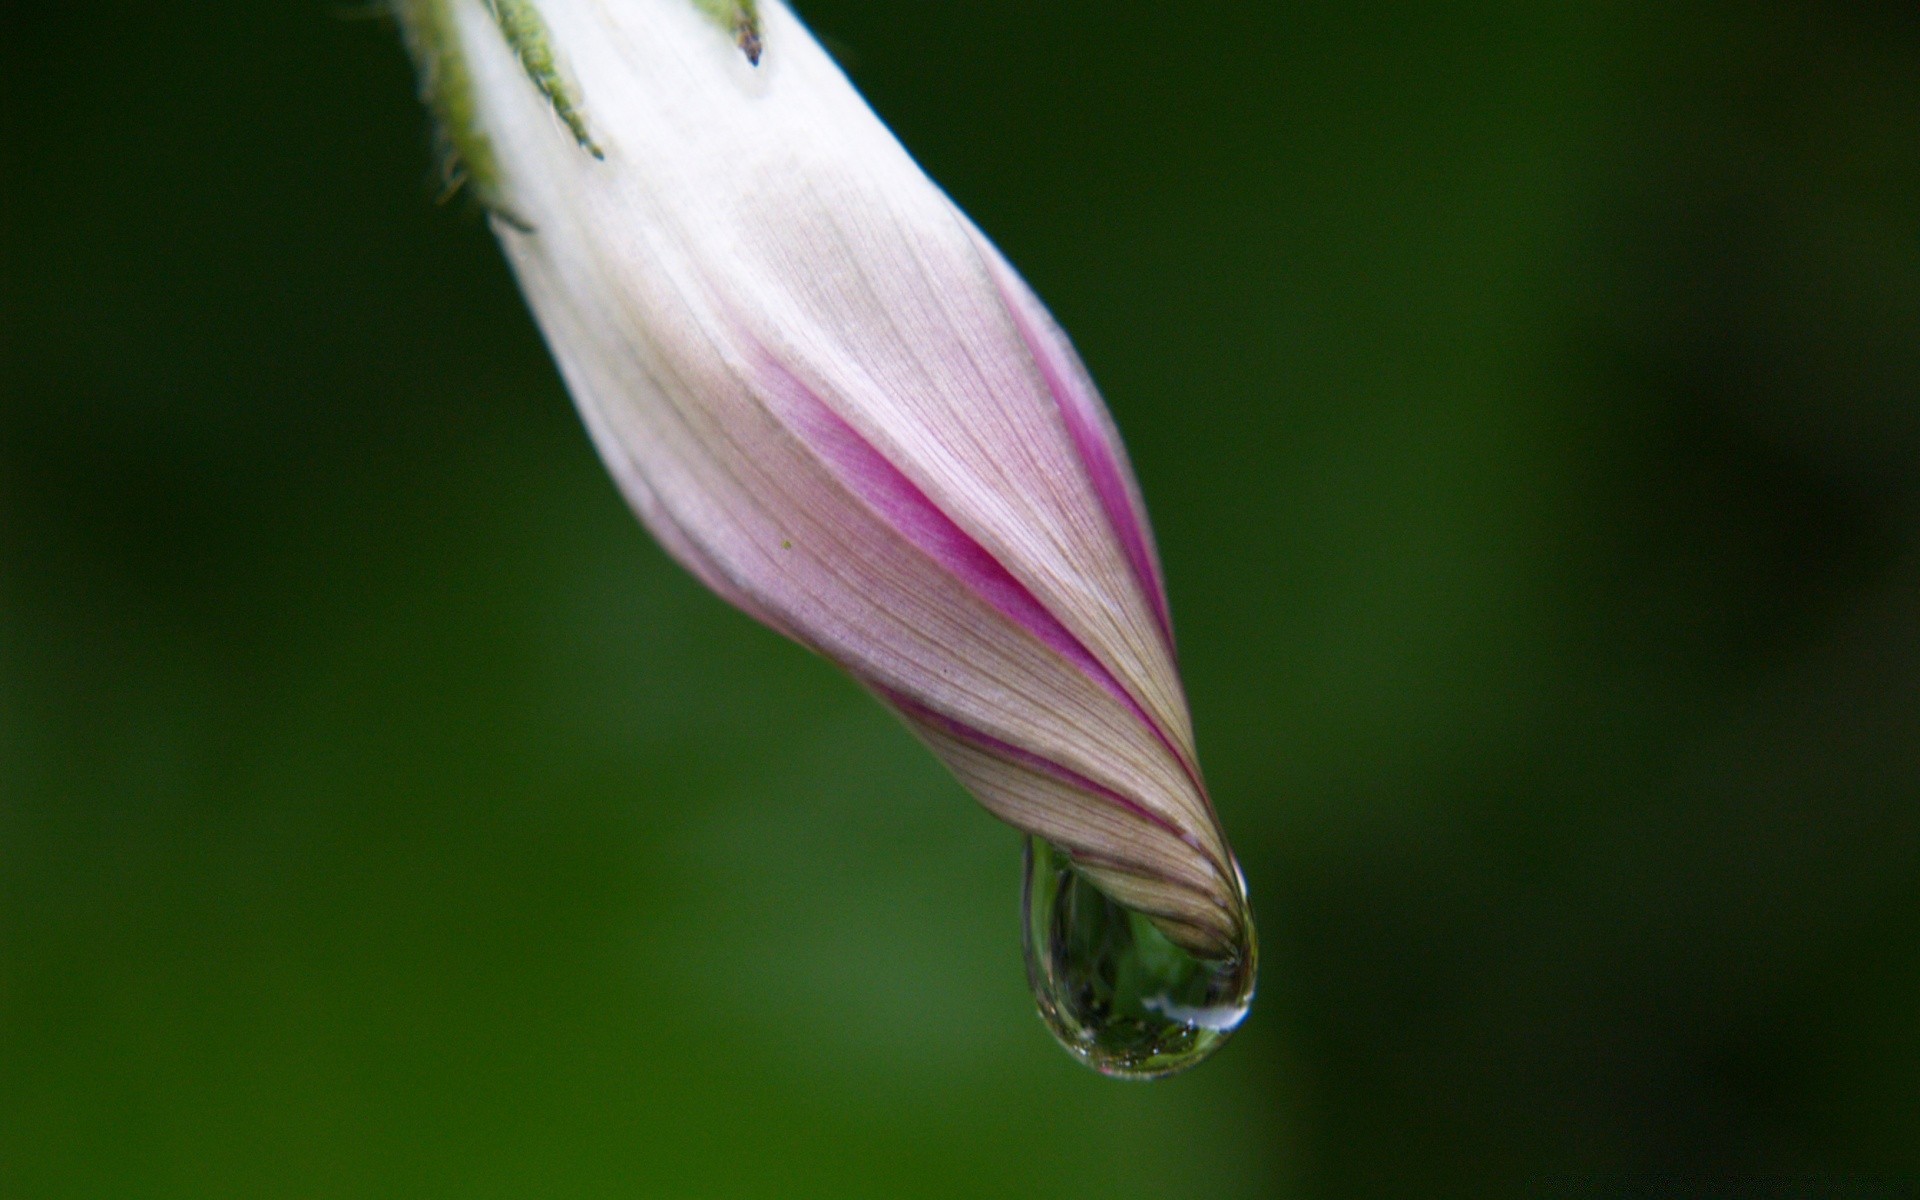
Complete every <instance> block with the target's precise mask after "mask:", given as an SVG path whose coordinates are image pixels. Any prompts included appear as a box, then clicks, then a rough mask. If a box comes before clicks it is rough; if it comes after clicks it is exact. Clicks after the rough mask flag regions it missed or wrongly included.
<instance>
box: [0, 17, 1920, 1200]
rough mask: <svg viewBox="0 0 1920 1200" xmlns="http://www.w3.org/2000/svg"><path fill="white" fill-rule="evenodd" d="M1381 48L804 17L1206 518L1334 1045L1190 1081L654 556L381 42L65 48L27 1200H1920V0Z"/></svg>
mask: <svg viewBox="0 0 1920 1200" xmlns="http://www.w3.org/2000/svg"><path fill="white" fill-rule="evenodd" d="M1356 7H1357V6H1354V5H1350V4H1347V3H1331V2H1328V3H1317V4H1305V5H1282V6H1273V5H1261V4H1251V3H1249V4H1218V3H1216V4H1194V5H1180V4H1167V3H1164V2H1156V3H1146V2H1137V3H1120V2H1118V0H1115V2H1111V3H1098V4H1096V3H1084V4H1079V3H1069V4H1035V3H1031V2H1028V0H1018V2H1008V3H994V4H983V3H978V2H970V3H964V4H962V3H942V2H929V3H915V4H911V5H897V4H887V5H880V4H871V3H864V4H863V3H856V2H854V0H817V2H815V3H810V4H808V5H807V6H806V12H807V14H808V15H809V16H810V18H811V19H812V20H813V22H814V24H815V25H816V27H817V28H818V29H819V30H820V31H821V32H823V33H824V34H826V35H828V37H829V38H830V40H831V41H832V43H833V45H834V46H835V48H836V51H838V52H840V53H842V54H843V55H844V56H845V58H846V59H847V61H849V63H850V65H851V67H852V70H853V73H854V74H855V76H856V78H857V80H858V81H859V82H860V83H861V85H862V86H863V87H864V88H865V89H866V91H867V93H868V95H869V96H870V98H871V99H872V100H873V101H874V103H875V105H876V107H878V109H879V110H880V112H881V113H882V114H883V116H885V117H886V118H887V119H888V120H889V121H890V122H891V123H892V124H893V125H894V127H895V128H896V129H897V130H898V131H899V133H900V134H901V136H902V138H903V139H904V140H905V141H906V143H907V144H908V145H909V146H910V147H911V148H912V149H913V150H914V152H915V153H916V154H917V155H918V156H919V157H920V158H921V160H922V161H923V162H924V163H925V164H926V165H927V166H928V168H929V169H930V170H931V172H932V173H933V174H934V175H935V176H936V177H937V178H939V179H940V180H941V181H942V182H943V183H944V184H945V185H946V186H947V187H948V188H949V189H950V190H951V191H952V192H953V194H954V195H955V196H956V198H957V199H958V200H959V201H960V202H961V203H962V204H963V205H964V206H965V207H966V208H967V209H968V210H969V211H970V212H971V213H972V214H973V215H974V217H975V218H976V219H977V220H978V221H979V222H980V224H981V225H982V226H983V227H984V228H985V229H987V230H988V231H989V232H990V233H991V234H992V235H993V236H994V237H995V238H996V239H998V240H999V242H1000V244H1001V245H1002V246H1003V247H1004V248H1005V249H1006V250H1007V252H1008V254H1009V255H1010V256H1011V257H1012V258H1013V260H1014V261H1015V262H1016V263H1018V264H1020V266H1021V267H1022V268H1023V269H1024V270H1025V271H1026V273H1027V275H1028V277H1029V278H1030V279H1031V281H1032V282H1033V284H1034V285H1035V287H1036V288H1037V289H1038V290H1039V291H1040V293H1041V294H1042V295H1043V296H1045V297H1046V298H1047V299H1048V300H1049V301H1050V302H1051V304H1052V305H1053V307H1054V309H1055V311H1056V313H1057V314H1058V316H1059V317H1060V318H1061V320H1062V322H1063V323H1064V324H1065V325H1066V326H1067V327H1068V329H1070V330H1071V331H1072V332H1073V334H1074V335H1075V337H1076V339H1077V341H1078V343H1079V345H1080V347H1081V349H1082V351H1083V352H1084V354H1085V356H1086V358H1087V359H1088V361H1089V362H1090V363H1091V365H1092V367H1093V370H1094V372H1095V374H1096V375H1097V376H1098V377H1099V379H1100V380H1101V382H1102V384H1103V386H1104V388H1105V390H1106V393H1107V396H1108V398H1109V401H1110V402H1111V404H1112V406H1113V408H1114V409H1115V411H1116V413H1117V414H1118V416H1119V418H1120V421H1121V424H1122V425H1123V427H1124V428H1125V430H1126V431H1127V434H1128V437H1129V442H1130V444H1131V446H1132V448H1133V451H1134V456H1135V459H1136V461H1137V463H1138V465H1139V468H1140V472H1141V474H1142V476H1143V478H1144V482H1145V485H1146V489H1147V492H1148V495H1149V498H1150V500H1151V503H1152V508H1153V511H1154V515H1155V518H1156V521H1157V524H1158V528H1159V532H1160V536H1161V542H1162V546H1163V549H1164V552H1165V556H1166V559H1167V566H1168V572H1169V575H1170V577H1171V581H1172V590H1173V597H1174V604H1175V609H1176V614H1177V618H1178V621H1179V627H1180V634H1181V639H1182V649H1183V653H1184V656H1185V660H1186V669H1187V680H1188V684H1189V687H1190V690H1191V693H1192V698H1193V703H1194V708H1195V713H1196V719H1197V722H1198V726H1199V731H1200V736H1201V741H1202V748H1203V752H1204V755H1205V758H1206V761H1207V764H1208V770H1209V773H1210V776H1211V778H1212V781H1213V784H1214V790H1215V793H1216V795H1217V797H1218V800H1219V803H1220V807H1221V809H1222V811H1223V814H1224V816H1225V819H1226V822H1227V825H1228V827H1229V830H1230V832H1231V834H1232V835H1233V837H1234V840H1235V842H1236V845H1237V846H1238V848H1239V850H1240V852H1241V856H1242V858H1243V860H1244V863H1245V866H1246V871H1247V875H1248V877H1249V881H1250V883H1251V885H1252V889H1253V894H1254V900H1255V904H1256V906H1257V910H1258V914H1259V917H1260V921H1261V933H1262V943H1263V951H1264V955H1263V957H1264V960H1265V978H1264V986H1263V991H1262V996H1261V1001H1260V1003H1259V1005H1258V1006H1257V1008H1256V1011H1255V1014H1254V1017H1253V1018H1252V1020H1251V1021H1250V1022H1249V1024H1248V1026H1247V1027H1246V1028H1245V1029H1244V1030H1243V1031H1242V1032H1241V1033H1240V1034H1239V1035H1238V1037H1236V1039H1235V1040H1234V1042H1233V1043H1232V1044H1231V1045H1229V1046H1228V1047H1227V1048H1226V1049H1225V1050H1224V1051H1223V1052H1222V1053H1221V1054H1220V1055H1219V1056H1218V1057H1217V1058H1216V1059H1215V1060H1214V1061H1212V1062H1210V1063H1208V1064H1207V1065H1205V1066H1204V1067H1202V1068H1201V1069H1199V1070H1198V1071H1196V1072H1194V1073H1193V1074H1192V1075H1190V1076H1186V1077H1183V1078H1180V1079H1177V1080H1173V1081H1171V1082H1168V1083H1164V1084H1156V1085H1148V1086H1128V1085H1122V1084H1116V1083H1112V1082H1109V1081H1106V1080H1103V1079H1099V1078H1096V1077H1095V1076H1093V1075H1092V1074H1090V1073H1087V1072H1085V1071H1084V1070H1082V1069H1081V1068H1079V1067H1077V1066H1075V1065H1074V1064H1072V1063H1071V1062H1069V1060H1068V1059H1067V1057H1066V1056H1065V1055H1063V1054H1061V1053H1060V1052H1059V1051H1058V1050H1057V1049H1055V1048H1054V1047H1053V1046H1051V1045H1050V1044H1049V1043H1048V1041H1047V1038H1046V1035H1045V1033H1044V1032H1043V1031H1042V1029H1041V1027H1040V1024H1039V1022H1038V1021H1037V1020H1035V1018H1034V1016H1033V1014H1032V1012H1031V1008H1030V1004H1029V1001H1028V999H1027V997H1026V994H1025V989H1024V984H1023V980H1022V971H1021V965H1020V956H1019V930H1018V914H1017V904H1016V900H1017V893H1018V874H1019V841H1018V838H1017V837H1016V836H1015V835H1014V834H1013V833H1012V832H1011V831H1009V830H1006V829H1004V828H1001V827H999V826H997V825H995V824H994V823H993V822H992V821H990V820H989V819H988V818H987V817H985V816H984V815H983V814H981V813H980V812H979V811H978V810H977V809H975V808H974V807H973V806H972V805H971V804H970V803H969V802H968V801H967V800H966V799H965V798H964V796H963V795H962V794H961V792H960V791H959V789H958V788H957V787H956V786H955V785H954V784H953V783H951V782H950V781H949V780H948V779H947V778H946V777H945V776H944V775H942V774H941V772H940V771H939V770H938V769H937V768H936V767H935V766H934V765H933V764H932V762H931V761H930V760H929V759H928V757H927V756H926V755H925V754H924V753H923V752H922V751H921V750H920V749H919V748H918V747H917V746H915V745H914V744H913V743H912V742H911V740H910V739H909V738H908V737H907V735H906V734H905V733H904V732H903V731H902V730H901V729H900V728H899V727H897V726H896V725H895V724H894V723H893V722H892V721H891V720H890V719H888V718H887V717H886V716H884V715H883V714H882V713H881V712H879V711H878V710H877V708H876V707H875V706H874V705H873V704H872V703H871V702H869V701H868V700H867V699H866V698H865V697H864V696H863V695H861V694H860V693H858V692H857V691H856V690H855V689H854V688H853V687H852V686H851V685H850V684H848V683H846V682H845V681H843V680H842V679H840V678H839V677H837V676H836V675H835V673H834V672H832V671H831V670H830V669H828V668H826V667H825V666H823V665H822V664H820V663H818V662H816V661H814V660H812V659H810V658H809V657H807V656H806V655H805V654H803V653H802V652H800V651H798V650H796V649H794V648H792V647H790V646H788V645H786V644H785V643H783V642H781V641H779V640H778V639H777V638H775V637H773V636H772V635H770V634H767V633H765V632H763V631H761V630H759V629H758V628H757V627H755V626H753V625H752V624H751V623H750V622H748V621H747V620H745V619H744V618H741V617H738V616H736V615H734V614H732V613H731V612H729V611H728V610H726V609H724V608H723V607H722V606H721V605H720V604H719V603H718V602H716V601H714V600H712V599H710V598H709V597H707V596H706V595H705V594H704V593H703V592H701V591H700V590H699V589H698V588H697V587H696V586H695V585H694V584H692V583H691V582H690V581H689V580H687V579H686V578H685V577H683V576H682V575H681V574H680V573H679V572H677V571H676V570H675V569H674V568H672V566H671V565H670V564H669V563H668V562H667V561H666V560H665V559H664V557H663V556H662V555H661V554H660V552H659V551H658V550H656V549H655V548H654V547H653V546H652V545H651V544H650V543H649V542H648V541H647V540H646V539H645V538H644V536H643V535H642V534H641V533H640V532H639V530H638V528H637V526H636V525H635V524H634V523H633V522H632V520H631V519H630V518H629V517H628V516H627V514H626V513H625V512H624V510H623V509H622V508H621V506H620V504H619V502H618V500H617V498H616V496H615V494H614V491H613V488H612V487H611V486H610V484H608V482H607V481H606V479H605V478H604V476H603V474H602V473H601V471H600V469H599V467H598V465H597V463H596V462H595V460H594V459H593V457H592V454H591V453H590V450H589V448H588V446H587V443H586V439H585V437H584V435H583V434H582V433H581V432H580V431H579V429H578V428H577V426H576V423H575V421H574V418H573V416H572V414H571V412H570V410H569V407H568V404H567V401H566V398H565V396H564V394H563V393H562V391H561V389H560V387H559V385H558V384H557V382H556V380H555V377H554V373H553V371H552V369H551V368H550V366H549V364H548V362H547V360H546V358H545V356H544V353H543V351H542V349H541V347H540V344H539V341H538V339H537V336H536V334H535V332H534V329H533V327H532V325H531V323H530V321H529V320H528V319H527V317H526V315H525V314H524V312H523V311H522V308H521V304H520V301H519V299H518V297H517V295H516V294H515V292H514V289H513V286H512V283H511V281H510V279H509V278H508V276H507V274H506V272H505V270H504V269H503V267H502V265H501V264H500V262H499V259H498V256H497V254H496V252H495V250H494V248H493V246H492V245H491V243H490V240H489V239H488V237H487V236H486V234H485V232H484V229H483V227H482V225H481V223H480V222H479V221H478V220H477V219H476V217H475V216H474V214H473V213H472V211H471V209H470V208H469V207H468V206H466V205H463V204H461V203H458V202H456V203H454V204H452V205H450V206H446V207H436V206H435V205H434V204H433V203H432V200H433V196H434V191H435V188H434V183H433V176H432V169H431V163H430V159H429V144H430V138H429V135H428V131H427V129H426V126H425V123H424V120H423V118H422V116H421V114H420V113H419V111H418V109H417V106H416V105H415V104H414V102H413V99H412V83H411V80H410V78H409V75H408V70H407V67H406V64H405V62H404V60H403V57H402V55H401V53H400V51H399V49H398V46H397V41H396V39H395V38H394V36H393V34H392V31H391V30H390V29H388V28H386V27H385V26H384V25H383V23H381V22H380V21H378V20H371V19H360V18H361V15H362V14H361V9H360V7H359V6H358V5H357V4H356V3H347V4H341V5H327V4H320V3H280V4H256V5H208V6H202V5H154V4H136V3H113V2H97V3H76V4H42V5H32V6H22V7H19V8H18V10H17V11H10V12H9V22H8V27H9V37H8V39H7V49H6V51H5V60H4V65H5V72H4V75H5V80H6V82H5V88H6V116H5V145H4V153H5V159H4V176H0V184H3V185H4V195H5V200H4V209H0V211H3V212H4V215H5V226H4V228H5V241H4V253H5V259H4V277H5V293H4V296H5V299H4V303H5V312H4V320H5V325H4V332H3V334H0V336H4V339H5V340H4V376H3V377H0V378H3V379H4V409H3V410H0V555H3V557H0V1193H4V1194H5V1195H7V1196H8V1197H21V1198H22V1200H25V1198H29V1197H33V1198H38V1197H69V1196H70V1197H161V1196H178V1197H193V1198H195V1200H203V1198H207V1197H225V1196H234V1197H241V1196H246V1197H254V1196H315V1197H320V1196H328V1197H331V1196H341V1197H347V1196H353V1197H360V1196H408V1197H414V1196H449V1197H454V1196H458V1197H477V1196H501V1197H516V1198H518V1197H524V1196H566V1197H574V1196H609V1197H611V1196H621V1197H629V1196H633V1197H655V1196H658V1197H685V1196H700V1197H705V1196H721V1197H734V1196H741V1197H759V1196H765V1197H798V1196H824V1197H836V1198H838V1197H857V1196H883V1197H919V1196H951V1197H974V1196H987V1195H992V1196H1065V1195H1089V1196H1092V1195H1098V1196H1106V1197H1116V1198H1117V1197H1129V1196H1142V1197H1144V1196H1155V1197H1172V1196H1182V1197H1184V1196H1219V1197H1252V1196H1313V1197H1318V1196H1327V1197H1333V1196H1377V1195H1409V1196H1431V1195H1444V1194H1463V1195H1464V1194H1471V1195H1488V1194H1500V1193H1504V1192H1509V1191H1539V1190H1542V1188H1543V1184H1542V1182H1541V1181H1543V1180H1546V1181H1554V1180H1559V1181H1565V1182H1567V1183H1568V1184H1569V1185H1576V1186H1581V1187H1584V1186H1588V1185H1589V1184H1592V1183H1593V1181H1595V1180H1601V1181H1606V1180H1621V1179H1629V1178H1646V1177H1650V1176H1654V1175H1658V1174H1678V1175H1688V1176H1693V1177H1697V1178H1713V1179H1722V1180H1724V1179H1729V1178H1742V1177H1747V1178H1754V1177H1758V1178H1766V1179H1771V1180H1790V1179H1799V1180H1807V1179H1820V1180H1847V1179H1865V1180H1871V1181H1882V1182H1885V1181H1900V1180H1911V1179H1913V1178H1915V1175H1916V1173H1920V1150H1916V1147H1920V468H1917V467H1916V464H1920V71H1917V70H1916V69H1915V65H1914V64H1915V63H1916V62H1920V10H1916V9H1915V7H1914V6H1913V4H1912V3H1911V0H1899V2H1888V3H1877V4H1875V3H1861V4H1847V5H1842V4H1821V3H1812V2H1811V0H1808V2H1804V3H1791V2H1786V0H1779V2H1773V3H1758V4H1748V5H1724V6H1716V5H1690V6H1672V5H1666V4H1657V3H1651V2H1643V3H1638V4H1627V3H1619V4H1566V5H1551V4H1548V5H1542V4H1518V3H1514V4H1484V3H1483V4H1460V3H1448V4H1432V5H1419V6H1412V5H1393V6H1377V7H1372V8H1366V9H1365V10H1363V11H1355V9H1356ZM1602 1186H1605V1185H1604V1184H1603V1185H1602Z"/></svg>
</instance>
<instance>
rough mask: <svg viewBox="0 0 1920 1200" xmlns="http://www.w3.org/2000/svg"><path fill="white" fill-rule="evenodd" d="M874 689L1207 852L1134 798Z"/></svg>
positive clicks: (947, 729) (953, 732)
mask: <svg viewBox="0 0 1920 1200" xmlns="http://www.w3.org/2000/svg"><path fill="white" fill-rule="evenodd" d="M878 690H879V692H880V695H881V696H882V697H884V698H885V699H886V701H887V703H889V704H891V705H893V706H894V707H895V708H897V709H899V710H900V711H901V712H903V713H905V714H906V715H907V716H909V717H912V718H913V719H914V720H916V721H921V722H924V723H925V724H927V725H931V726H933V727H934V728H935V729H938V730H939V731H940V732H942V733H945V734H948V735H950V736H952V737H955V738H958V739H959V740H960V741H963V742H971V743H972V744H974V745H976V746H978V747H980V748H981V749H983V750H987V751H990V752H991V753H993V754H995V755H998V756H999V757H1001V758H1006V759H1010V760H1012V761H1013V762H1017V763H1019V764H1020V765H1021V766H1024V767H1031V768H1032V769H1034V770H1035V771H1038V772H1040V773H1041V774H1042V775H1049V776H1052V777H1053V778H1055V779H1057V780H1059V781H1060V782H1062V783H1064V784H1067V785H1069V786H1071V787H1076V788H1078V789H1080V790H1081V791H1083V792H1086V793H1088V794H1090V795H1094V796H1098V797H1099V798H1100V799H1102V800H1105V801H1107V802H1109V803H1111V804H1113V805H1115V806H1116V807H1118V808H1121V809H1124V810H1125V811H1126V812H1127V813H1128V815H1130V816H1134V817H1138V818H1139V819H1140V820H1142V821H1145V822H1147V823H1148V824H1149V825H1153V826H1155V827H1156V828H1159V829H1161V830H1164V831H1165V832H1167V833H1170V834H1172V835H1173V836H1174V837H1177V838H1179V839H1180V840H1181V841H1182V842H1184V843H1185V844H1186V845H1188V846H1191V847H1192V848H1193V849H1195V850H1198V851H1199V852H1200V853H1201V854H1202V855H1206V854H1207V851H1206V848H1205V847H1204V846H1202V845H1201V844H1200V842H1199V840H1198V839H1196V838H1195V837H1194V836H1193V835H1192V834H1189V833H1187V832H1186V831H1185V830H1183V829H1181V828H1180V827H1179V826H1178V825H1175V824H1174V823H1173V822H1172V821H1170V820H1168V819H1167V818H1166V817H1163V816H1161V815H1160V814H1159V813H1157V812H1154V811H1153V810H1152V809H1150V808H1148V807H1147V806H1146V805H1144V804H1142V803H1140V802H1139V801H1138V800H1134V799H1130V798H1129V797H1127V796H1125V795H1122V794H1121V793H1119V792H1116V791H1114V790H1113V789H1112V788H1110V787H1108V786H1106V785H1105V784H1103V783H1099V782H1096V781H1095V780H1092V779H1088V778H1087V777H1086V776H1085V775H1082V774H1080V773H1079V772H1078V771H1075V770H1072V769H1071V768H1068V767H1063V766H1061V765H1060V764H1059V763H1057V762H1054V761H1053V760H1052V759H1049V758H1044V757H1042V756H1040V755H1038V754H1035V753H1033V752H1032V751H1031V750H1023V749H1021V748H1020V747H1018V746H1016V745H1014V744H1013V743H1011V742H1005V741H1002V740H1000V739H999V738H997V737H994V736H993V735H992V734H990V733H986V732H984V731H982V730H979V729H975V728H974V727H973V726H971V725H968V724H967V723H966V722H964V721H957V720H955V719H954V718H952V717H949V716H947V715H946V714H945V713H939V712H935V711H934V710H933V709H931V708H928V707H927V706H926V705H924V704H921V703H920V702H919V701H917V700H913V699H910V698H909V697H906V696H902V695H900V694H899V693H898V692H893V691H888V690H887V689H885V688H881V689H878ZM1209 861H1211V856H1209Z"/></svg>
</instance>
